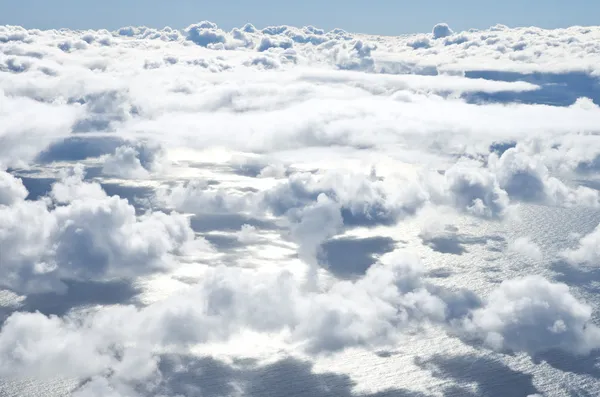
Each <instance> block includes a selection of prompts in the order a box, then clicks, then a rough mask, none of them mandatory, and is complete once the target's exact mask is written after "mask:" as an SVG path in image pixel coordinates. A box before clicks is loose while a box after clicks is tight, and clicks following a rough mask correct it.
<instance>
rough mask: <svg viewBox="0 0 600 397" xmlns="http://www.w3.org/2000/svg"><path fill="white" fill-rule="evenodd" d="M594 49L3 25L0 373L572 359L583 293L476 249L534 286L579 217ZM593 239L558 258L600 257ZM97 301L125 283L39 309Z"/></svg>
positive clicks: (541, 34)
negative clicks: (219, 361)
mask: <svg viewBox="0 0 600 397" xmlns="http://www.w3.org/2000/svg"><path fill="white" fill-rule="evenodd" d="M599 32H600V30H598V28H596V27H589V28H582V27H573V28H568V29H559V30H544V29H539V28H535V27H530V28H517V29H510V28H507V27H504V26H495V27H492V28H490V29H487V30H469V31H465V32H460V33H454V32H452V30H451V29H450V28H449V27H448V26H447V25H444V24H440V25H437V26H436V27H435V28H434V30H433V32H432V34H418V35H406V36H401V37H393V38H389V37H378V36H369V35H363V34H355V33H350V32H346V31H343V30H341V29H334V30H332V31H330V32H326V31H324V30H322V29H318V28H315V27H313V26H306V27H303V28H296V27H291V26H271V27H267V28H265V29H262V30H258V29H256V28H255V27H254V26H253V25H251V24H247V25H245V26H243V27H242V28H240V29H232V30H231V31H230V32H225V31H223V30H222V29H220V28H219V27H218V26H217V25H216V24H214V23H212V22H207V21H204V22H200V23H197V24H193V25H190V26H189V27H188V28H187V29H184V30H182V31H179V30H176V29H172V28H164V29H160V30H159V29H153V28H148V27H134V26H131V27H123V28H121V29H118V30H117V31H114V32H109V31H107V30H97V31H94V30H87V31H71V30H68V29H61V30H50V31H40V30H27V29H24V28H20V27H11V26H2V27H0V70H2V71H4V72H2V73H0V116H1V117H2V119H3V123H2V125H0V169H1V170H3V171H1V172H0V247H1V248H0V250H1V252H0V282H1V284H2V286H3V288H7V289H10V290H12V291H13V294H12V295H14V293H17V294H19V295H21V296H19V297H18V298H15V302H14V304H12V306H10V307H8V306H4V303H3V302H4V299H5V298H4V294H5V292H1V291H0V292H1V293H2V294H3V295H2V299H1V300H2V302H0V306H1V307H0V311H2V313H1V314H2V317H3V320H4V319H6V321H5V323H4V325H3V327H2V329H1V330H0V377H2V378H3V379H6V378H8V379H14V378H18V377H21V376H29V377H30V378H31V377H32V378H34V379H39V378H46V377H50V378H52V377H55V376H57V375H58V376H66V377H74V378H76V379H77V381H79V386H78V387H77V389H76V390H73V394H74V395H80V396H95V395H98V396H100V395H111V394H112V395H115V396H118V395H131V396H136V397H137V395H139V396H140V397H141V396H143V395H151V394H157V393H159V392H162V391H163V390H162V389H160V387H159V386H157V385H159V384H161V382H169V381H170V380H169V379H166V378H164V376H165V375H168V374H165V373H164V372H163V367H162V363H163V362H162V357H163V356H164V354H165V353H166V352H168V353H170V354H172V355H174V356H175V357H178V356H180V354H181V353H182V352H184V353H185V354H189V352H190V351H194V352H197V351H202V352H206V351H207V352H209V353H208V354H211V355H212V354H218V352H219V351H220V349H225V350H227V352H228V353H227V354H229V352H230V350H236V349H238V348H239V345H243V347H244V348H246V347H247V346H251V349H250V350H251V352H250V353H248V352H249V350H244V349H242V350H244V354H246V355H251V356H254V355H256V356H261V355H263V354H264V355H268V356H269V358H272V355H271V354H268V353H269V352H272V351H277V352H278V354H279V352H280V351H283V352H284V353H285V354H292V355H293V354H298V355H302V356H303V357H304V358H306V359H308V360H311V361H314V362H317V361H319V360H320V359H322V357H321V356H322V355H326V356H328V359H331V360H335V354H341V352H342V351H343V350H346V349H354V350H355V351H358V352H363V351H364V350H373V349H392V348H403V346H404V345H403V338H404V337H405V336H406V334H407V333H409V334H411V335H410V338H411V343H412V342H413V341H414V342H415V343H416V346H418V343H423V339H422V334H423V335H424V334H426V333H427V335H428V336H429V333H430V332H431V333H434V334H435V335H436V336H435V338H434V339H431V340H435V341H436V343H439V345H440V349H444V348H445V347H444V346H446V343H451V344H452V348H453V349H458V348H461V347H460V346H461V345H460V343H461V341H460V340H458V339H457V338H452V337H446V336H445V334H444V332H449V333H458V334H459V335H460V336H461V340H462V341H465V342H469V341H473V340H476V341H484V342H485V343H486V345H487V346H488V347H490V348H492V349H494V350H498V351H506V350H513V351H519V352H525V353H527V354H530V355H532V356H536V355H537V354H538V353H540V352H545V351H547V350H553V349H562V350H565V351H567V352H576V353H580V354H587V353H589V352H590V351H591V350H593V349H595V348H596V347H597V346H598V331H597V328H596V327H595V326H594V324H593V322H592V321H591V318H592V315H591V306H588V305H587V304H585V303H584V302H583V300H578V299H579V297H587V295H586V294H587V293H588V288H587V286H586V288H583V287H581V286H578V285H575V283H574V282H573V283H572V284H573V285H570V286H569V287H567V286H566V285H563V284H555V283H553V282H551V281H548V280H545V279H542V278H540V277H537V276H527V274H528V273H530V272H531V269H530V268H528V267H526V266H521V267H514V266H512V267H510V266H509V267H510V269H508V268H507V267H506V266H507V262H506V260H505V259H506V258H504V257H505V256H506V255H504V256H503V255H501V253H502V252H501V251H499V248H497V246H496V244H494V246H493V247H486V248H488V249H478V248H479V247H475V246H474V245H476V244H481V245H483V244H486V241H487V240H489V239H495V241H497V242H504V241H507V242H508V247H507V252H505V253H508V254H518V255H523V256H525V257H528V258H530V259H531V260H534V261H536V267H539V269H537V270H539V271H540V272H544V271H546V270H547V268H548V267H549V266H551V265H552V264H551V263H550V262H549V261H550V257H551V256H552V255H545V253H546V250H548V253H552V252H554V251H556V249H555V248H556V247H558V246H556V245H555V244H559V243H560V242H559V241H558V240H557V241H553V239H556V236H558V235H559V234H554V232H553V229H552V227H553V226H551V225H553V224H554V222H558V220H560V221H559V222H560V223H561V224H560V227H561V233H562V231H563V229H564V232H565V234H566V233H569V232H573V231H580V230H579V229H580V226H581V227H583V226H582V225H581V224H580V222H581V221H580V219H583V218H580V215H579V214H581V213H584V215H590V214H592V212H590V209H593V208H595V207H597V204H598V193H597V191H596V190H597V181H595V180H594V172H595V171H596V170H597V169H598V168H599V167H598V164H597V163H598V157H599V156H600V149H599V147H600V146H599V145H598V125H600V108H599V107H598V105H597V103H598V100H599V98H600V97H599V96H598V93H597V91H598V89H599V86H598V84H597V74H598V66H597V65H598V64H599V63H598V62H599V61H600V59H599V57H598V55H597V54H598V53H600V51H598V45H597V41H598V40H597V38H598V34H599ZM584 97H585V98H584ZM77 162H80V163H81V165H79V166H76V163H77ZM73 167H74V168H73ZM4 170H6V171H4ZM84 171H87V176H86V175H85V172H84ZM119 179H128V181H120V180H119ZM40 186H41V187H40ZM140 186H143V187H140ZM142 189H143V196H144V197H145V198H147V199H148V200H147V201H148V202H151V203H152V205H151V206H150V205H145V204H144V205H141V204H140V203H139V202H136V200H135V197H133V196H135V195H137V194H138V192H139V191H140V190H142ZM28 190H29V192H30V193H31V195H29V194H28V193H29V192H28ZM132 192H133V193H132ZM117 193H118V194H119V195H120V196H119V195H115V194H117ZM149 207H151V208H152V210H150V208H149ZM564 207H569V209H565V208H564ZM515 213H516V214H519V215H522V216H523V218H525V219H527V222H528V224H527V225H525V226H527V228H529V227H530V228H531V230H529V229H528V230H529V231H528V232H527V233H526V234H528V235H529V236H531V237H530V238H529V237H521V238H516V236H515V235H514V233H513V230H512V229H513V226H514V225H512V224H511V222H503V220H505V219H507V217H509V216H510V215H512V214H515ZM448 217H451V218H452V224H456V225H457V227H452V226H446V223H445V222H446V221H447V218H448ZM588 217H589V216H588ZM547 220H550V221H552V222H550V224H548V222H546V221H547ZM423 222H426V223H425V224H424V223H423ZM529 223H531V224H529ZM542 223H543V227H542V226H540V225H542ZM432 224H434V225H437V227H434V226H431V225H432ZM459 228H460V232H459ZM571 229H573V230H571ZM575 229H577V230H575ZM490 231H491V232H490ZM542 232H543V233H544V236H541V235H538V233H542ZM546 234H547V235H546ZM597 234H598V232H597V230H595V231H593V232H591V233H590V234H588V235H587V236H585V237H583V238H581V240H580V241H579V243H578V244H577V245H576V246H575V247H574V248H573V249H571V250H568V251H567V252H566V253H564V258H566V259H567V260H568V261H569V262H570V263H573V264H579V263H586V264H592V265H593V264H595V263H596V262H598V261H599V258H598V256H599V255H598V254H597V252H596V251H597V249H596V247H597V246H598V241H597V236H596V235H597ZM201 236H204V237H205V238H206V240H205V239H204V238H203V237H201ZM207 240H208V241H211V242H213V243H214V246H211V245H210V244H209V243H208V242H207ZM533 241H535V242H538V241H543V242H544V244H543V246H544V247H543V248H544V252H542V251H541V247H539V246H537V245H536V244H534V243H533ZM223 242H225V243H223ZM421 243H423V244H424V245H427V246H428V247H429V248H431V249H429V248H427V247H423V246H422V244H421ZM468 244H470V245H471V246H473V249H470V248H468V247H467V245H468ZM499 245H501V244H498V246H499ZM397 247H403V248H406V249H407V250H406V251H405V250H398V251H394V249H396V248H397ZM502 248H504V247H503V246H502ZM412 249H414V250H415V251H416V253H410V250H412ZM561 249H562V248H561ZM336 250H337V252H336ZM432 250H433V251H436V252H437V253H435V252H432ZM439 253H443V254H455V255H454V256H451V255H439ZM463 254H464V255H463ZM418 256H421V257H422V258H421V259H420V258H418ZM510 256H511V255H509V257H510ZM432 258H443V259H444V262H446V261H447V262H448V263H443V264H441V265H440V264H438V263H435V261H432ZM466 258H468V263H466V262H465V259H466ZM509 259H510V258H509ZM492 260H493V261H494V262H493V264H491V265H490V266H488V265H487V264H490V263H491V261H492ZM328 261H329V263H328ZM482 264H483V265H482ZM439 266H443V267H444V268H446V269H450V268H451V269H452V271H451V272H450V271H447V272H446V273H447V274H443V272H442V271H440V269H441V268H440V267H439ZM492 271H493V272H495V273H491V272H492ZM509 273H510V275H509ZM440 275H442V276H445V277H446V276H447V277H446V278H445V279H444V280H443V281H440V280H439V277H440ZM508 276H510V277H516V278H515V279H512V280H511V279H507V280H506V281H505V282H504V283H502V284H500V285H496V284H494V281H493V280H495V279H496V278H506V277H508ZM105 283H122V284H125V285H133V286H134V287H135V288H134V287H131V292H130V293H129V295H127V296H128V298H127V302H119V298H118V297H111V299H96V300H90V299H88V300H85V302H83V300H84V299H82V301H81V302H78V303H77V305H70V306H68V305H62V306H61V307H60V308H57V309H54V308H50V307H51V306H52V304H53V302H56V301H57V300H60V299H61V297H72V296H78V295H77V294H73V293H72V290H73V287H72V286H73V285H78V286H79V287H77V288H80V289H84V288H85V286H88V285H103V284H105ZM441 285H443V287H442V286H441ZM464 288H472V289H473V290H472V291H471V290H468V289H464ZM109 290H110V289H109ZM111 291H112V290H111ZM475 291H476V292H475ZM64 292H66V294H64V295H58V294H60V293H64ZM136 293H139V294H140V295H139V296H137V295H136V296H133V295H134V294H136ZM7 294H8V293H7ZM12 295H10V296H12ZM44 297H49V298H48V299H47V300H48V301H47V302H43V303H44V304H43V305H38V306H36V305H35V304H34V302H36V299H37V301H38V302H39V301H40V300H41V299H44ZM575 297H578V299H576V298H575ZM7 299H8V298H7ZM11 299H12V298H11ZM65 299H66V298H65ZM132 301H133V302H136V306H133V305H128V304H126V303H128V302H132ZM112 303H117V304H115V305H112ZM88 304H94V307H88ZM67 306H68V307H67ZM49 308H50V309H49ZM35 309H40V310H42V311H43V312H44V313H57V314H60V316H58V317H57V316H50V315H42V314H40V313H26V311H29V310H32V311H33V310H35ZM11 312H14V313H12V315H11V314H10V313H11ZM263 339H266V340H268V346H267V347H264V348H263V347H256V348H255V346H254V342H255V340H256V341H260V340H263ZM240 340H242V342H240ZM428 340H429V339H428ZM260 343H262V342H260ZM260 343H259V344H260ZM404 347H406V346H404ZM409 347H410V348H412V345H411V346H409ZM463 347H464V346H463ZM464 348H467V347H464ZM440 349H438V350H440ZM215 352H217V353H215ZM231 354H232V355H233V353H231ZM407 354H408V355H410V354H413V353H410V349H409V350H408V351H407ZM474 354H476V355H477V357H481V356H482V355H483V354H485V353H483V352H479V353H477V352H476V353H474ZM360 357H363V356H360ZM390 357H392V356H390ZM379 358H381V357H379ZM408 358H409V359H410V357H408ZM497 358H498V360H500V361H505V362H504V364H506V363H510V365H512V362H511V360H512V358H510V357H504V356H501V355H498V356H497ZM391 359H393V358H391ZM350 360H352V359H350ZM591 361H593V355H592V356H591V357H590V359H589V362H591ZM586 362H587V361H586ZM236 365H238V362H237V361H236ZM350 365H352V362H351V361H350ZM507 365H508V364H507ZM531 365H532V366H533V365H536V364H533V363H532V364H531ZM582 365H584V364H582ZM542 369H543V368H542V367H539V368H538V367H535V368H533V367H532V369H531V372H530V373H532V374H535V375H533V376H534V377H535V379H534V381H535V382H534V383H535V384H536V385H538V384H540V385H543V384H548V382H547V381H546V378H544V376H546V375H545V374H546V373H551V376H552V377H554V376H555V375H557V374H558V372H554V370H552V371H553V372H549V371H546V370H545V369H544V370H542ZM555 370H556V371H558V370H560V369H559V368H558V369H556V368H555ZM232 371H234V370H233V369H232ZM574 376H575V375H574ZM202 379H204V378H202ZM202 381H203V380H198V379H196V378H194V379H193V380H192V381H191V382H192V383H193V382H202ZM586 382H587V380H586ZM586 384H587V383H586ZM200 389H201V388H200ZM241 390H243V389H241ZM252 390H254V389H252ZM348 390H349V389H348ZM429 391H431V392H437V391H439V390H433V387H432V389H431V390H428V392H429ZM181 392H182V393H183V394H186V393H188V392H189V391H183V390H182V391H181ZM356 392H358V388H357V390H356ZM440 392H441V391H440ZM528 392H531V393H533V392H534V390H533V389H531V390H529V391H528ZM541 392H542V391H540V393H541ZM348 393H350V392H348ZM188 394H189V393H188ZM225 394H227V393H225ZM263 394H264V393H263ZM592 394H593V393H592Z"/></svg>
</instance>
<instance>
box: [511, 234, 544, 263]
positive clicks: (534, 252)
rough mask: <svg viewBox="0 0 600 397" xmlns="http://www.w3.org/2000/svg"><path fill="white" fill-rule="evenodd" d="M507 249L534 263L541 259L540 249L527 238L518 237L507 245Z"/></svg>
mask: <svg viewBox="0 0 600 397" xmlns="http://www.w3.org/2000/svg"><path fill="white" fill-rule="evenodd" d="M508 249H509V250H510V251H513V252H516V253H518V254H520V255H523V256H525V257H527V258H531V259H533V260H536V261H539V260H541V259H542V258H543V253H542V250H541V249H540V247H539V246H538V245H537V244H536V243H534V242H533V241H531V240H530V239H529V238H528V237H519V238H517V239H515V240H514V241H512V242H511V243H510V244H509V245H508Z"/></svg>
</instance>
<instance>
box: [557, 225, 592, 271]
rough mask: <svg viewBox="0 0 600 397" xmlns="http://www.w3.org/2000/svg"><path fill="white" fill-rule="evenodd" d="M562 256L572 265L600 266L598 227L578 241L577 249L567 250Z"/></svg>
mask: <svg viewBox="0 0 600 397" xmlns="http://www.w3.org/2000/svg"><path fill="white" fill-rule="evenodd" d="M563 256H564V257H565V258H566V259H567V260H568V261H569V262H571V263H574V264H589V265H593V266H597V265H599V264H600V226H598V227H596V228H595V229H594V230H593V231H592V232H590V233H588V234H586V235H585V236H583V237H582V238H581V239H580V240H579V244H578V247H577V248H573V249H570V250H567V251H565V252H564V253H563Z"/></svg>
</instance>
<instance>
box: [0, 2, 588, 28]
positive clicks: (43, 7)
mask: <svg viewBox="0 0 600 397" xmlns="http://www.w3.org/2000/svg"><path fill="white" fill-rule="evenodd" d="M0 10H1V11H0V24H10V25H22V26H25V27H27V28H41V29H47V28H60V27H67V28H73V29H85V28H95V29H97V28H107V29H116V28H118V27H121V26H128V25H146V26H152V27H163V26H171V27H173V28H182V27H185V26H187V25H189V24H191V23H194V22H198V21H201V20H205V19H206V20H210V21H213V22H216V23H217V24H218V25H219V26H221V27H222V28H224V29H230V28H232V27H235V26H241V25H243V24H244V23H245V22H252V23H253V24H254V25H256V26H257V27H264V26H267V25H274V24H276V25H281V24H288V25H296V26H303V25H309V24H311V25H315V26H318V27H321V28H324V29H332V28H334V27H340V28H343V29H346V30H348V31H353V32H364V33H376V34H386V35H395V34H401V33H411V32H426V31H430V30H431V27H432V26H433V25H434V24H436V23H438V22H447V23H449V24H450V26H451V27H452V28H453V29H455V30H464V29H468V28H471V27H473V28H486V27H489V26H491V25H494V24H496V23H503V24H505V25H509V26H531V25H535V26H541V27H546V28H555V27H564V26H570V25H594V24H598V22H599V20H598V15H600V1H598V0H569V1H567V0H504V1H497V0H495V1H492V0H455V1H447V0H446V1H440V0H426V1H402V0H396V1H392V0H371V1H358V0H345V1H343V0H303V1H300V0H297V1H282V0H279V1H274V0H257V1H242V0H230V1H199V0H195V1H194V0H174V1H167V0H143V1H142V0H103V1H98V0H94V1H90V0H52V1H48V0H0Z"/></svg>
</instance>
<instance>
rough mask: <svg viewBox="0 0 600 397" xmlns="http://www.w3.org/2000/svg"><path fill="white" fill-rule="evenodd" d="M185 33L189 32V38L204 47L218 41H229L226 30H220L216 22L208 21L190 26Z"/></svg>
mask: <svg viewBox="0 0 600 397" xmlns="http://www.w3.org/2000/svg"><path fill="white" fill-rule="evenodd" d="M185 33H186V34H187V37H186V38H187V40H190V41H191V42H193V43H195V44H198V45H199V46H202V47H208V46H209V45H210V44H217V43H221V44H224V43H225V42H226V41H227V38H226V36H225V32H223V31H222V30H220V29H219V28H218V27H217V25H216V24H214V23H212V22H208V21H203V22H200V23H197V24H194V25H190V26H188V27H187V28H186V29H185Z"/></svg>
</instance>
